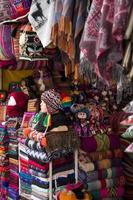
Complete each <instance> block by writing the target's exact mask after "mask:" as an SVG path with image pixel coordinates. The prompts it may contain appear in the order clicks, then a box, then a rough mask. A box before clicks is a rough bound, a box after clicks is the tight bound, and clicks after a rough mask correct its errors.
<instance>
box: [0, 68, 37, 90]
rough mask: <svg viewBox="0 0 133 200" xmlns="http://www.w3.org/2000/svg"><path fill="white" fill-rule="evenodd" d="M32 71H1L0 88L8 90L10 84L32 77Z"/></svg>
mask: <svg viewBox="0 0 133 200" xmlns="http://www.w3.org/2000/svg"><path fill="white" fill-rule="evenodd" d="M32 73H33V71H32V70H3V72H2V88H3V89H4V90H8V87H9V83H10V82H19V81H21V79H22V78H25V77H27V76H30V75H32Z"/></svg>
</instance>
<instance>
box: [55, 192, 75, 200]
mask: <svg viewBox="0 0 133 200" xmlns="http://www.w3.org/2000/svg"><path fill="white" fill-rule="evenodd" d="M59 200H77V198H76V195H75V194H74V193H73V192H72V191H62V192H61V193H60V196H59Z"/></svg>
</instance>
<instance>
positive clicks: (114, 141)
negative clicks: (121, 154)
mask: <svg viewBox="0 0 133 200" xmlns="http://www.w3.org/2000/svg"><path fill="white" fill-rule="evenodd" d="M80 142H81V149H82V150H83V151H85V152H95V151H106V150H108V149H119V148H120V138H119V136H118V135H115V134H111V135H106V134H97V135H96V136H92V137H80Z"/></svg>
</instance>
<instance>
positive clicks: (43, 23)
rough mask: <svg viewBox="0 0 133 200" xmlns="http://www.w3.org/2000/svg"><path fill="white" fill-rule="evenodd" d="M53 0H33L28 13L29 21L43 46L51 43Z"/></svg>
mask: <svg viewBox="0 0 133 200" xmlns="http://www.w3.org/2000/svg"><path fill="white" fill-rule="evenodd" d="M54 7H55V0H51V1H44V2H42V1H41V0H37V1H35V0H33V1H32V4H31V7H30V12H29V15H28V19H29V22H30V23H31V25H32V26H33V28H34V30H35V31H36V33H37V35H38V37H39V39H40V40H41V43H42V45H43V47H46V46H48V45H49V44H50V43H51V38H50V36H51V30H52V22H53V16H54Z"/></svg>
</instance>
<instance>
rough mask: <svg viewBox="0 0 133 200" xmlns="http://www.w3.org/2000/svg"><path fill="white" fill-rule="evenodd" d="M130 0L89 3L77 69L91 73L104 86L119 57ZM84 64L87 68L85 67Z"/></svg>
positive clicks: (110, 77)
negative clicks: (95, 75) (79, 64)
mask: <svg viewBox="0 0 133 200" xmlns="http://www.w3.org/2000/svg"><path fill="white" fill-rule="evenodd" d="M131 6H132V1H130V0H128V1H125V0H122V1H117V2H116V1H114V0H113V1H111V0H110V1H107V0H94V1H92V4H91V8H90V12H89V14H88V18H87V20H86V23H85V26H84V31H83V35H82V38H81V41H80V49H81V52H82V59H83V61H84V60H85V62H86V65H85V66H84V62H83V63H82V59H81V66H80V67H81V68H82V71H84V75H85V76H86V74H85V72H86V71H87V70H89V71H90V68H91V70H92V71H94V72H95V73H96V74H97V76H98V77H99V78H100V79H101V80H103V82H104V83H106V84H109V83H110V82H109V81H110V80H111V79H112V75H111V74H112V70H115V68H116V67H115V66H116V63H118V62H119V61H121V59H122V57H123V47H122V42H123V39H124V33H125V30H126V26H127V20H128V16H129V13H130V8H131ZM87 61H88V65H87ZM84 67H85V68H86V67H87V69H85V70H83V69H84Z"/></svg>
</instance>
